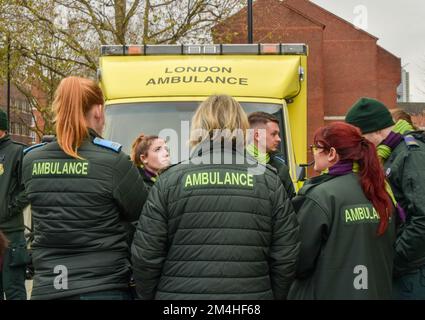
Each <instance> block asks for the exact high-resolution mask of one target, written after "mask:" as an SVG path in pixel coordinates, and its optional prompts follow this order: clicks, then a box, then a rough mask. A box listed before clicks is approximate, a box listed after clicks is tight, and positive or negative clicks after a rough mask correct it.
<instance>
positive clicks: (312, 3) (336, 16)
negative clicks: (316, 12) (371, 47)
mask: <svg viewBox="0 0 425 320" xmlns="http://www.w3.org/2000/svg"><path fill="white" fill-rule="evenodd" d="M307 2H308V3H309V4H311V5H313V6H315V7H317V8H318V9H320V10H322V11H323V12H325V13H327V14H329V15H332V16H334V17H335V18H337V19H338V20H340V21H341V22H343V23H345V24H347V25H349V26H350V27H352V28H353V29H355V30H358V31H361V32H362V33H364V34H366V35H367V36H369V37H371V38H372V39H375V40H376V41H378V40H379V38H378V37H376V36H374V35H373V34H371V33H369V32H367V31H365V30H363V29H359V28H357V27H356V26H355V25H354V24H352V23H351V22H349V21H347V20H344V19H343V18H341V17H340V16H338V15H336V14H335V13H332V12H330V11H328V10H326V9H325V8H323V7H321V6H319V5H318V4H316V3H314V2H311V1H310V0H307Z"/></svg>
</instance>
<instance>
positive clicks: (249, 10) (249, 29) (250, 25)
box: [248, 0, 254, 43]
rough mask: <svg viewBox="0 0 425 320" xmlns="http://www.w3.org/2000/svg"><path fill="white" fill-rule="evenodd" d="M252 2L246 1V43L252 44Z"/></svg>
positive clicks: (250, 0)
mask: <svg viewBox="0 0 425 320" xmlns="http://www.w3.org/2000/svg"><path fill="white" fill-rule="evenodd" d="M252 24H253V19H252V0H248V43H253V42H254V40H253V36H252Z"/></svg>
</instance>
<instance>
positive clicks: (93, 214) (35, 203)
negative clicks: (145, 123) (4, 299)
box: [23, 130, 147, 299]
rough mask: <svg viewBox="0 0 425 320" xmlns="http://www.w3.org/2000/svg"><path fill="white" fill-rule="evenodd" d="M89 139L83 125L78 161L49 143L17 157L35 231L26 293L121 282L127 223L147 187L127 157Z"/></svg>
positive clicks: (67, 292)
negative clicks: (84, 135)
mask: <svg viewBox="0 0 425 320" xmlns="http://www.w3.org/2000/svg"><path fill="white" fill-rule="evenodd" d="M95 138H99V137H97V135H96V133H95V132H94V131H92V130H90V137H89V138H88V139H87V140H85V141H84V142H83V144H82V145H81V147H80V148H78V154H79V155H80V156H81V157H83V158H84V159H85V160H76V159H73V158H71V157H69V156H68V155H66V154H65V153H64V152H63V151H62V150H61V148H60V147H59V145H58V143H57V142H51V143H48V144H46V145H44V146H42V147H39V148H35V149H33V150H31V151H29V152H28V153H27V154H26V155H25V157H24V168H23V170H24V181H25V188H26V193H27V197H28V199H29V200H30V202H31V209H32V215H33V222H34V236H35V238H34V242H33V264H34V268H35V276H34V287H33V291H32V298H33V299H57V298H64V297H69V296H73V295H79V294H82V293H88V292H96V291H103V290H113V289H127V288H128V282H129V279H130V271H131V270H130V255H129V253H130V252H129V243H128V242H129V238H128V237H129V235H128V230H129V227H128V224H129V223H128V222H131V221H135V220H137V219H138V217H139V215H140V212H141V209H142V206H143V204H144V202H145V199H146V195H147V192H146V190H145V187H144V184H143V180H142V178H141V177H140V174H139V173H138V171H137V169H136V167H135V166H133V165H132V163H131V161H130V159H129V157H128V156H127V155H126V154H124V153H123V152H120V151H118V150H117V151H118V152H117V151H114V150H112V149H110V148H108V147H103V146H100V145H97V144H95V143H94V142H93V141H94V139H95ZM99 141H100V142H102V141H103V142H105V140H99ZM106 144H110V143H108V142H106ZM110 145H112V144H110ZM112 146H114V145H112ZM115 146H116V145H115ZM65 268H66V269H65ZM65 276H66V281H67V282H66V284H65V282H64V280H65ZM55 279H56V280H55Z"/></svg>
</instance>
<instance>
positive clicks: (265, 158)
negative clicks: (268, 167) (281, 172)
mask: <svg viewBox="0 0 425 320" xmlns="http://www.w3.org/2000/svg"><path fill="white" fill-rule="evenodd" d="M246 151H247V152H248V153H249V154H250V155H251V156H253V157H254V158H255V159H257V161H258V162H259V163H262V164H267V163H269V161H270V155H269V154H268V153H267V152H266V153H263V152H261V151H260V150H258V147H257V146H256V145H255V144H253V143H252V144H249V145H247V146H246Z"/></svg>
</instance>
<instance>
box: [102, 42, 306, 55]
mask: <svg viewBox="0 0 425 320" xmlns="http://www.w3.org/2000/svg"><path fill="white" fill-rule="evenodd" d="M270 54H275V55H278V54H280V55H307V45H305V44H284V43H271V44H266V43H259V44H201V45H196V44H194V45H180V44H166V45H150V44H148V45H124V46H122V45H118V46H117V45H107V46H102V47H101V55H102V56H127V55H270Z"/></svg>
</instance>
